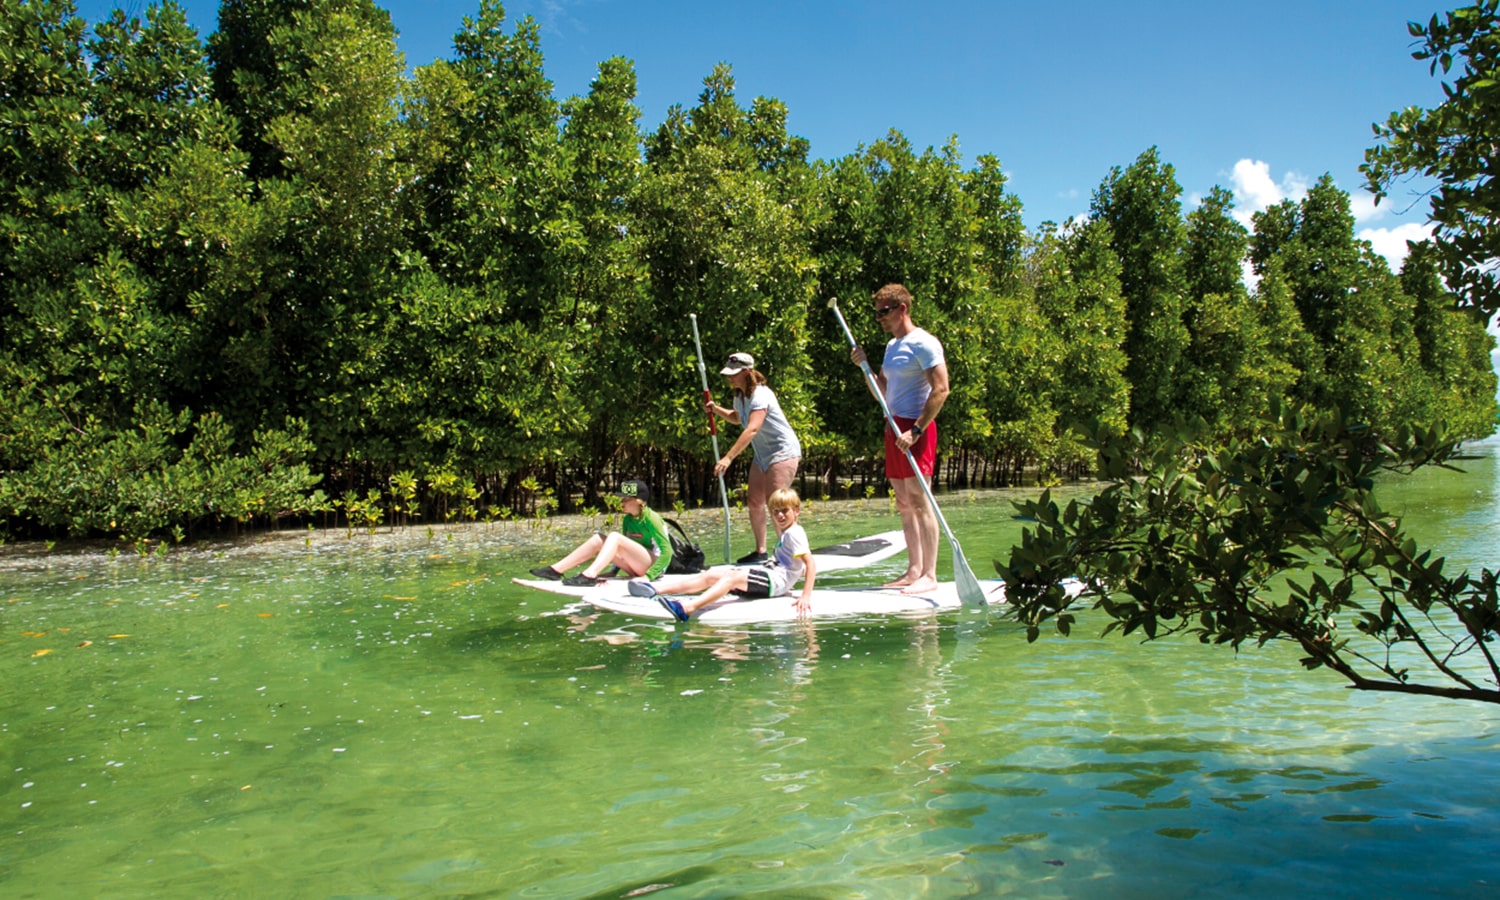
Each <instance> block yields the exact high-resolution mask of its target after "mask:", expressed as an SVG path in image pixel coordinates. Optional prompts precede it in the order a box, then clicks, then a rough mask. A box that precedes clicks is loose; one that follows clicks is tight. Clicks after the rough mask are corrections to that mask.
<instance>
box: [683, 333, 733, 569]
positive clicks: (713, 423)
mask: <svg viewBox="0 0 1500 900" xmlns="http://www.w3.org/2000/svg"><path fill="white" fill-rule="evenodd" d="M688 318H689V319H692V320H693V346H694V347H696V348H698V377H699V378H702V379H703V401H704V402H705V403H706V402H708V401H710V400H712V399H713V398H714V392H713V391H711V390H709V389H708V369H707V368H705V367H704V365H703V341H702V339H700V338H699V337H698V314H697V313H688ZM708 433H709V435H710V436H712V438H713V443H714V465H718V464H719V420H718V418H717V417H716V416H715V415H714V414H713V413H712V412H710V413H709V414H708ZM719 496H720V497H722V498H723V500H724V562H725V564H728V563H729V562H730V559H729V491H728V490H726V489H725V488H724V476H723V475H720V476H719Z"/></svg>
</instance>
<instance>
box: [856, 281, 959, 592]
mask: <svg viewBox="0 0 1500 900" xmlns="http://www.w3.org/2000/svg"><path fill="white" fill-rule="evenodd" d="M872 300H873V302H874V305H875V310H874V311H875V321H877V322H879V323H880V328H881V330H882V331H884V332H885V333H886V334H889V335H890V336H891V340H890V342H889V343H888V344H886V346H885V358H884V359H883V360H881V363H880V372H879V374H877V375H876V376H875V377H876V381H877V382H878V383H879V385H880V391H881V393H882V394H883V395H884V397H885V402H886V406H887V407H889V408H890V412H891V417H892V418H894V419H895V420H896V424H897V426H899V427H900V429H901V430H900V432H899V433H894V434H893V433H892V429H891V428H890V427H889V426H887V427H886V429H885V475H886V477H887V478H889V479H890V481H891V487H892V489H893V490H894V491H895V494H896V509H897V511H898V512H900V514H901V530H902V532H903V533H904V534H905V535H906V554H907V560H908V562H907V566H906V572H905V574H903V575H902V576H901V577H900V578H897V579H896V580H895V581H892V582H889V583H887V584H886V585H885V587H898V588H902V589H903V590H904V591H905V592H906V593H920V592H922V591H930V590H932V589H933V588H934V587H936V586H937V551H938V521H937V515H936V514H935V513H934V512H933V509H932V506H931V505H930V504H928V502H927V493H926V491H924V490H923V485H922V484H920V483H918V481H917V479H918V478H931V477H932V473H933V470H934V467H935V464H936V462H937V421H936V420H937V416H938V412H939V411H940V410H942V408H943V402H944V401H945V400H947V399H948V363H947V361H946V359H945V358H944V357H943V345H942V343H941V342H940V341H939V340H938V339H937V338H936V337H933V336H932V334H931V333H929V332H927V331H925V330H923V329H921V328H918V327H917V326H916V324H915V323H913V322H912V319H911V306H912V296H911V292H910V291H908V290H907V289H906V288H905V287H904V286H903V285H900V284H888V285H886V286H885V287H883V288H881V289H880V290H878V291H876V292H875V294H874V296H873V297H872ZM849 356H850V358H851V359H853V360H854V363H855V365H859V366H863V365H864V364H865V363H866V362H867V360H866V357H865V351H864V350H863V349H862V348H860V347H858V346H855V347H854V348H853V349H851V350H850V351H849ZM908 450H909V451H911V459H912V460H913V461H915V462H916V464H917V470H916V471H913V470H912V467H911V465H910V464H909V463H908V462H907V452H906V451H908Z"/></svg>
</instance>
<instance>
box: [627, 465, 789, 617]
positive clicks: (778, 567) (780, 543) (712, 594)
mask: <svg viewBox="0 0 1500 900" xmlns="http://www.w3.org/2000/svg"><path fill="white" fill-rule="evenodd" d="M766 506H767V507H769V508H770V510H771V521H772V522H773V523H774V524H775V525H776V547H775V549H774V550H772V551H771V558H770V559H768V560H766V562H764V563H761V564H760V565H754V566H736V567H734V568H732V569H722V568H721V569H718V570H712V569H711V570H709V571H707V572H702V573H700V574H697V575H688V576H686V577H684V578H674V579H673V580H671V581H669V582H666V583H663V584H661V585H653V584H651V583H650V582H649V581H645V580H641V579H636V580H634V581H631V582H630V593H632V594H634V595H635V596H637V597H655V598H656V601H657V602H658V603H660V604H661V605H662V607H663V608H665V609H666V610H667V611H668V612H670V613H671V614H672V617H673V618H675V619H676V620H677V621H679V622H686V621H687V620H688V617H689V616H691V615H692V614H693V613H694V612H695V611H697V610H699V609H701V608H703V607H705V606H707V605H708V604H710V603H713V602H714V601H715V600H720V599H722V598H723V597H725V596H727V595H728V594H729V593H731V592H733V593H736V594H739V595H740V596H741V597H743V598H746V599H751V600H753V599H757V598H760V597H780V596H782V595H785V594H790V593H791V592H792V588H793V587H795V586H796V584H797V581H798V580H799V579H801V580H802V593H801V594H800V595H798V597H797V599H796V601H794V602H795V604H796V606H797V614H798V615H806V613H807V611H808V609H809V608H810V607H811V605H812V591H813V581H814V580H816V578H817V576H818V565H817V563H816V562H814V561H813V557H812V545H811V544H809V543H808V541H807V532H806V531H804V530H803V529H802V526H801V525H799V524H797V519H798V518H799V517H800V516H801V515H802V498H801V497H799V496H797V492H796V491H794V490H792V489H791V488H782V489H780V490H778V491H774V492H772V494H771V496H770V497H769V498H768V499H767V501H766ZM700 591H701V592H702V593H699V592H700ZM666 594H698V596H697V597H693V598H691V599H688V600H681V601H679V600H674V599H672V598H670V597H667V596H664V595H666Z"/></svg>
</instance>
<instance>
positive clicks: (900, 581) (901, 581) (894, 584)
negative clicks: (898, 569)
mask: <svg viewBox="0 0 1500 900" xmlns="http://www.w3.org/2000/svg"><path fill="white" fill-rule="evenodd" d="M911 583H912V576H910V575H902V576H901V577H900V578H897V579H896V580H895V581H887V582H886V583H885V584H882V585H881V587H883V588H904V587H908V586H910V585H911Z"/></svg>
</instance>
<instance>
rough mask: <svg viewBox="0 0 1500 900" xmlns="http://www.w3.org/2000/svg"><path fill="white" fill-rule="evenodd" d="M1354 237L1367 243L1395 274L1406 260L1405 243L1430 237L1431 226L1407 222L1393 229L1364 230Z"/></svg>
mask: <svg viewBox="0 0 1500 900" xmlns="http://www.w3.org/2000/svg"><path fill="white" fill-rule="evenodd" d="M1354 236H1355V237H1357V238H1359V239H1360V240H1362V241H1369V242H1370V245H1371V246H1372V247H1374V248H1375V252H1376V253H1379V254H1380V255H1381V256H1384V257H1385V258H1386V260H1387V261H1388V262H1389V263H1390V265H1391V271H1392V272H1396V271H1399V270H1400V269H1401V263H1402V262H1403V261H1404V260H1405V259H1406V242H1407V241H1425V240H1427V239H1428V238H1430V237H1432V226H1431V225H1429V224H1427V223H1426V222H1407V223H1406V224H1405V225H1397V226H1396V227H1395V228H1365V229H1362V230H1361V231H1359V232H1358V233H1357V234H1355V235H1354Z"/></svg>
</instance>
